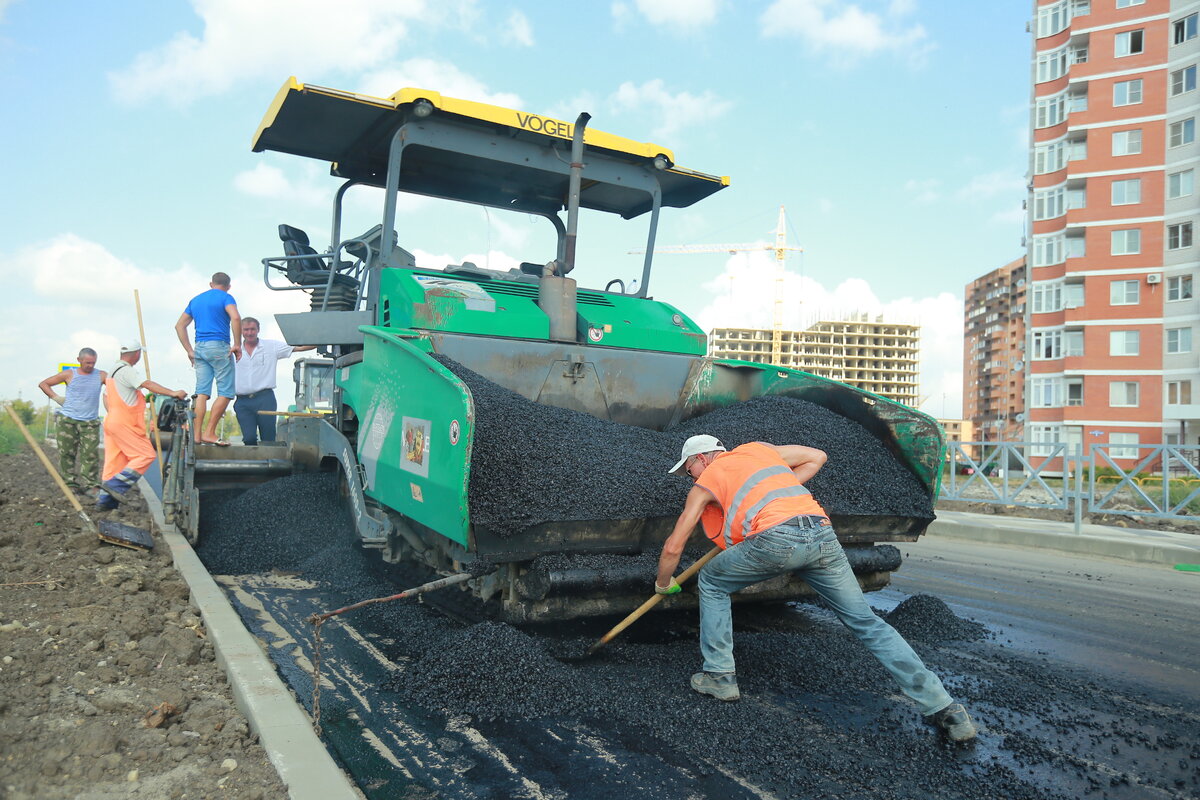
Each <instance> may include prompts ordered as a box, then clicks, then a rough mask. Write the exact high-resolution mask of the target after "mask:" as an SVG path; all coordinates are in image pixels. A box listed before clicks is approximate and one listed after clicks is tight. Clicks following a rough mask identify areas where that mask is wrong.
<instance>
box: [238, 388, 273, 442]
mask: <svg viewBox="0 0 1200 800" xmlns="http://www.w3.org/2000/svg"><path fill="white" fill-rule="evenodd" d="M277 407H278V406H277V405H276V402H275V392H274V390H272V389H263V390H262V391H261V392H255V393H254V394H239V395H238V397H237V401H236V402H235V403H234V404H233V413H234V415H235V416H237V421H238V427H239V428H241V429H242V443H243V444H248V445H256V444H258V443H259V441H264V442H273V441H275V417H274V416H272V415H270V414H259V413H258V412H259V411H274V410H275V409H276V408H277Z"/></svg>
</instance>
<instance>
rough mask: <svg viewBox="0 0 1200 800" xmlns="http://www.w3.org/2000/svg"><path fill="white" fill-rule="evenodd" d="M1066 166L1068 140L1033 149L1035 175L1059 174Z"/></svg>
mask: <svg viewBox="0 0 1200 800" xmlns="http://www.w3.org/2000/svg"><path fill="white" fill-rule="evenodd" d="M1066 165H1067V143H1066V140H1059V141H1057V142H1053V143H1051V144H1042V145H1038V146H1036V147H1034V148H1033V174H1035V175H1045V174H1046V173H1047V172H1058V171H1059V170H1060V169H1062V168H1063V167H1065V166H1066Z"/></svg>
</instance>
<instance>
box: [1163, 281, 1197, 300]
mask: <svg viewBox="0 0 1200 800" xmlns="http://www.w3.org/2000/svg"><path fill="white" fill-rule="evenodd" d="M1191 299H1192V276H1191V275H1176V276H1175V277H1173V278H1167V300H1191Z"/></svg>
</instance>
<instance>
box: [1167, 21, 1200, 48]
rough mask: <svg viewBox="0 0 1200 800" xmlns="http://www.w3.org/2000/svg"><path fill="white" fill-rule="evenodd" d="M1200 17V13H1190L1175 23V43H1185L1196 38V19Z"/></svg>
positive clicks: (1173, 41)
mask: <svg viewBox="0 0 1200 800" xmlns="http://www.w3.org/2000/svg"><path fill="white" fill-rule="evenodd" d="M1198 18H1200V14H1189V15H1188V16H1186V17H1184V18H1183V19H1181V20H1178V21H1177V22H1176V23H1175V25H1174V29H1175V37H1174V38H1173V39H1172V40H1171V41H1172V43H1173V44H1183V43H1184V42H1188V41H1191V40H1192V39H1195V38H1196V20H1197V19H1198Z"/></svg>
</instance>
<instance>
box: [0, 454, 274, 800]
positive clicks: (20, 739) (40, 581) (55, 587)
mask: <svg viewBox="0 0 1200 800" xmlns="http://www.w3.org/2000/svg"><path fill="white" fill-rule="evenodd" d="M51 457H52V458H53V454H51ZM129 498H130V500H129V501H128V502H126V503H125V504H123V505H122V506H121V508H120V509H119V510H118V511H114V512H101V513H98V514H92V517H93V519H95V520H97V521H99V520H100V519H115V520H118V521H121V522H125V523H128V524H131V525H136V526H138V527H149V526H150V517H149V513H148V511H147V509H146V506H145V503H144V502H143V501H142V499H141V497H140V496H138V495H137V493H136V492H135V493H131V494H130V495H129ZM90 503H91V501H85V507H87V508H88V511H89V513H91V508H90ZM155 538H156V542H157V544H158V546H157V547H156V548H155V550H154V551H153V552H149V553H146V552H142V551H137V550H130V549H127V548H123V547H116V546H113V545H106V544H102V543H101V542H100V541H99V540H98V539H97V538H96V536H95V535H94V534H91V533H87V532H84V531H83V527H82V523H81V521H80V520H79V518H78V516H76V514H75V511H74V510H73V509H72V508H71V507H70V505H69V504H68V503H67V501H66V500H65V499H64V498H63V497H62V495H61V494H60V493H59V491H58V489H57V488H56V486H55V485H54V483H53V482H52V480H51V478H50V476H49V475H48V474H47V473H46V472H45V470H44V469H43V468H42V466H41V464H40V463H38V461H37V460H36V459H35V458H34V456H33V455H32V454H31V453H29V452H28V451H23V452H20V453H17V454H14V455H5V456H0V583H2V584H4V585H3V586H0V753H3V759H4V760H3V764H4V776H3V778H2V779H0V795H3V796H4V797H6V798H10V800H24V799H25V798H29V799H30V800H32V798H50V797H53V798H74V797H88V798H93V799H96V800H99V799H102V798H114V800H115V798H126V797H148V798H149V797H153V798H158V797H182V796H187V797H214V796H221V797H230V798H246V799H247V800H251V799H253V798H276V797H283V796H285V794H286V789H285V788H284V786H283V784H282V782H281V781H280V780H279V777H278V775H277V774H276V773H275V771H274V769H273V768H272V767H271V765H270V762H268V761H267V758H266V754H265V752H264V751H263V749H262V748H261V747H260V746H259V745H258V744H257V743H256V738H257V737H255V736H253V735H252V734H251V733H250V731H249V727H248V725H247V723H246V720H245V718H244V717H242V715H241V713H240V712H238V710H237V709H236V708H235V707H234V705H233V700H232V697H231V694H230V691H229V688H228V686H227V685H226V683H225V677H224V674H223V673H222V672H221V670H220V669H219V668H218V667H217V665H216V662H215V660H214V656H213V648H212V646H211V645H210V644H209V643H208V641H207V639H206V638H205V632H204V627H203V625H202V624H201V622H200V619H199V615H198V612H197V609H196V608H194V607H192V606H191V605H190V604H189V602H188V588H187V585H186V584H185V583H184V582H183V580H182V579H181V578H180V577H179V574H178V573H177V572H176V571H175V569H174V568H173V567H172V566H171V558H170V553H169V552H167V548H166V547H164V546H163V542H162V539H161V538H159V537H157V536H156V537H155ZM164 703H166V704H169V706H170V708H173V709H174V711H171V712H170V713H168V714H167V716H166V718H165V721H164V723H163V724H161V725H160V726H159V727H156V728H151V727H147V726H146V725H144V724H143V716H144V715H146V714H147V713H149V712H151V711H152V710H153V709H155V708H160V709H161V711H160V715H161V714H162V713H163V712H166V711H168V708H167V707H166V706H163V705H162V704H164Z"/></svg>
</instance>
